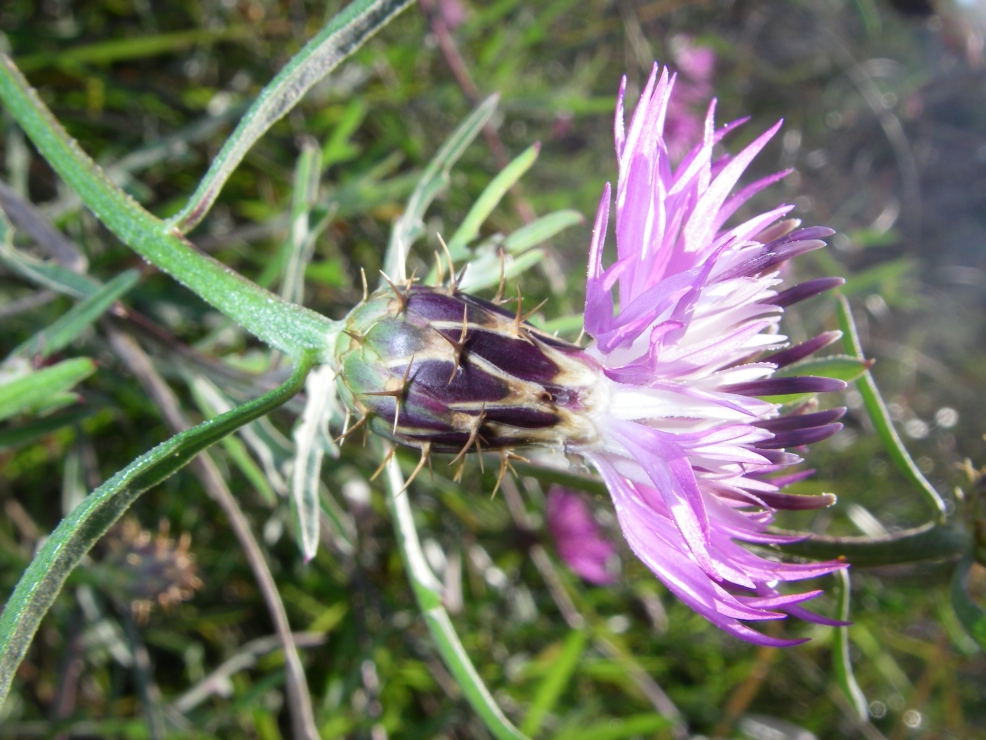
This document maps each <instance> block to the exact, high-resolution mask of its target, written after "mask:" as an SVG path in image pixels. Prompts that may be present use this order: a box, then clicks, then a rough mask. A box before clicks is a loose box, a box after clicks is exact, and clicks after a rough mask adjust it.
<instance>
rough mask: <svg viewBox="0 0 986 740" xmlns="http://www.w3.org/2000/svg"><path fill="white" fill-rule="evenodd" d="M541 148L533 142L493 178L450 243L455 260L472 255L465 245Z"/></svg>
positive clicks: (531, 162)
mask: <svg viewBox="0 0 986 740" xmlns="http://www.w3.org/2000/svg"><path fill="white" fill-rule="evenodd" d="M540 151H541V145H540V144H532V145H531V146H529V147H528V148H527V149H525V150H524V151H523V152H521V154H520V155H518V156H517V157H516V158H515V159H514V160H513V161H512V162H511V163H510V164H508V165H507V166H506V167H504V168H503V169H502V170H500V172H498V173H497V175H496V177H494V178H493V179H492V180H490V184H489V185H487V186H486V189H485V190H483V192H482V193H480V195H479V197H478V198H477V199H476V202H475V203H473V206H472V208H470V209H469V213H467V214H466V217H465V218H464V219H463V220H462V223H461V224H460V225H459V228H458V229H456V232H455V233H454V234H453V235H452V238H451V239H450V240H449V242H448V251H449V254H451V255H452V259H453V260H462V259H465V258H466V257H468V256H469V254H468V252H467V251H466V246H467V245H468V244H469V243H470V242H472V241H473V240H474V239H475V238H476V237H477V236H479V227H480V226H482V225H483V222H484V221H486V219H487V218H489V215H490V214H491V213H492V212H493V209H494V208H496V207H497V205H499V203H500V201H501V200H503V196H504V195H506V194H507V191H508V190H510V188H512V187H513V186H514V185H516V184H517V181H518V180H520V178H521V177H523V175H524V173H525V172H527V170H529V169H530V168H531V165H533V164H534V160H536V159H537V158H538V152H540Z"/></svg>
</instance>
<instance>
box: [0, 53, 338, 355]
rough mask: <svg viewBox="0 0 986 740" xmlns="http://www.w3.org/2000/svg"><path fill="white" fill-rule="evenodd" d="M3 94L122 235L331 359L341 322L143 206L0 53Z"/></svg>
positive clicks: (241, 313) (237, 312) (191, 282)
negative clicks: (215, 254) (225, 260)
mask: <svg viewBox="0 0 986 740" xmlns="http://www.w3.org/2000/svg"><path fill="white" fill-rule="evenodd" d="M0 99H2V100H3V103H4V104H5V106H6V107H7V110H8V111H9V112H10V114H11V115H12V116H13V117H14V118H15V119H16V120H17V122H18V123H19V124H20V126H21V128H23V129H24V131H25V132H26V133H27V135H28V136H29V137H30V138H31V140H32V141H33V142H34V144H35V146H36V147H37V148H38V150H39V151H40V152H41V153H42V154H43V155H44V157H45V159H47V160H48V162H49V163H50V164H51V165H52V167H54V169H55V171H56V172H57V173H58V174H59V175H60V176H61V177H62V179H63V180H65V182H66V183H67V184H68V185H69V186H70V187H71V188H72V189H73V190H75V191H76V192H77V193H78V194H79V195H80V196H81V197H82V199H83V201H84V202H85V204H86V205H87V206H88V207H89V208H90V209H91V210H92V212H93V213H95V214H96V216H97V217H99V219H100V220H101V221H102V222H103V223H105V224H106V226H107V227H108V228H109V229H110V231H112V232H113V233H114V234H116V236H117V237H119V238H120V240H121V241H123V242H124V243H125V244H127V245H128V246H130V247H131V248H132V249H134V250H135V251H136V252H138V253H139V254H140V255H142V256H143V257H145V258H146V259H147V260H148V261H149V262H151V263H152V264H154V265H156V266H157V267H159V268H161V269H162V270H164V271H165V272H167V273H168V274H170V275H172V276H173V277H175V278H176V279H177V280H179V281H181V282H182V283H184V284H185V285H186V286H187V287H189V288H190V289H191V290H193V291H194V292H195V293H197V294H198V295H200V296H201V297H202V298H204V299H205V300H206V301H208V302H209V303H211V304H212V305H213V306H215V307H216V308H218V309H219V310H220V311H222V312H223V313H225V314H226V315H227V316H228V317H229V318H231V319H232V320H233V321H236V322H237V323H238V324H240V326H242V327H243V328H245V329H246V330H247V331H250V332H252V333H253V334H255V335H256V336H257V337H259V338H260V339H262V340H263V341H265V342H267V343H268V344H270V345H271V346H272V347H274V348H275V349H279V350H281V351H283V352H286V353H287V354H290V355H292V356H298V355H300V354H303V353H305V352H308V351H311V350H314V351H316V352H317V353H319V357H320V359H323V360H328V359H329V352H328V347H329V346H330V337H331V335H333V334H334V333H335V332H336V331H337V325H336V322H333V321H331V320H329V319H327V318H325V317H324V316H321V315H319V314H317V313H315V312H314V311H308V310H307V309H304V308H301V307H300V306H295V305H292V304H290V303H287V302H285V301H283V300H281V299H280V298H279V297H278V296H275V295H273V294H272V293H270V292H268V291H266V290H264V289H263V288H261V287H259V286H257V285H256V284H254V283H252V282H250V281H249V280H247V279H246V278H244V277H243V276H242V275H239V274H238V273H236V272H234V271H233V270H231V269H229V268H228V267H226V266H225V265H223V264H222V263H221V262H218V261H216V260H214V259H213V258H211V257H209V256H207V255H204V254H201V253H200V252H198V251H196V250H195V249H194V248H193V247H192V246H191V245H190V244H189V243H188V242H187V241H185V239H184V237H182V236H181V234H179V233H178V232H176V231H175V230H174V229H173V228H172V227H170V226H168V225H166V224H164V223H163V222H162V221H160V220H158V219H157V218H155V217H154V216H153V215H151V214H150V213H148V212H147V211H146V210H144V209H143V208H142V207H141V206H140V205H139V204H138V203H136V202H135V201H134V200H133V199H132V198H130V197H129V196H128V195H126V194H125V193H124V192H123V191H121V190H120V189H119V188H118V187H116V185H114V184H113V183H112V182H111V181H110V180H109V178H107V177H106V175H105V174H104V173H103V171H102V170H100V169H99V168H98V167H97V166H96V165H95V163H94V162H93V161H92V160H91V159H90V158H89V157H88V156H87V155H86V154H85V153H84V152H83V151H82V149H81V148H80V147H79V146H78V144H77V143H76V142H75V141H73V140H72V138H71V137H69V135H68V134H67V133H66V132H65V129H63V128H62V126H61V124H59V123H58V121H57V120H55V117H54V116H53V115H52V114H51V111H49V110H48V108H47V107H46V106H45V104H44V103H43V102H42V101H41V98H40V97H38V95H37V93H36V92H35V91H34V90H33V89H32V88H31V87H30V85H28V83H27V80H25V79H24V76H23V75H22V74H21V73H20V71H19V70H18V69H17V67H15V66H14V63H13V62H11V61H10V58H9V57H7V56H6V55H0Z"/></svg>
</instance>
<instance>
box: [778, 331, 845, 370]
mask: <svg viewBox="0 0 986 740" xmlns="http://www.w3.org/2000/svg"><path fill="white" fill-rule="evenodd" d="M841 338H842V332H841V331H826V332H822V333H821V334H819V335H818V336H817V337H814V338H813V339H809V340H808V341H807V342H802V343H801V344H797V345H795V346H794V347H790V348H789V349H785V350H781V351H780V352H776V353H774V354H772V355H767V357H765V358H764V362H769V363H771V364H772V365H776V366H777V367H779V368H780V367H787V366H788V365H793V364H794V363H795V362H798V361H800V360H803V359H805V358H806V357H809V356H810V355H813V354H815V353H816V352H817V351H818V350H820V349H822V348H823V347H828V346H829V345H830V344H832V342H835V341H838V340H839V339H841Z"/></svg>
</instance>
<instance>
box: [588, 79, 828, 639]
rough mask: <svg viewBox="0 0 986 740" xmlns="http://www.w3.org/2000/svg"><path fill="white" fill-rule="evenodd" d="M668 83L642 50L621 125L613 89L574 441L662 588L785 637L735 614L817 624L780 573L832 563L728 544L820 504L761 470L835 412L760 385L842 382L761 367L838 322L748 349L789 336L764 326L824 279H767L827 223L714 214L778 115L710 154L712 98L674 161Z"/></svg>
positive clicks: (805, 387)
mask: <svg viewBox="0 0 986 740" xmlns="http://www.w3.org/2000/svg"><path fill="white" fill-rule="evenodd" d="M674 82H675V81H674V78H673V77H669V75H668V72H667V70H666V69H665V70H664V71H663V72H662V71H661V70H660V69H659V68H658V66H657V65H655V66H654V70H653V73H652V74H651V76H650V79H649V80H648V83H647V86H646V88H645V89H644V91H643V94H642V95H641V97H640V101H639V103H638V104H637V107H636V110H635V111H634V114H633V117H632V119H631V121H630V125H629V127H628V128H627V127H625V125H624V115H623V95H624V89H625V85H626V81H625V80H624V83H623V86H622V87H621V89H620V94H619V98H618V101H617V109H616V124H615V140H616V155H617V159H618V163H619V180H618V182H617V187H616V214H615V215H616V219H615V220H616V251H617V259H616V262H615V263H614V264H612V265H610V266H609V267H608V268H604V267H603V263H602V255H603V246H604V241H605V238H606V231H607V227H608V222H609V214H610V200H611V191H610V186H609V185H607V186H606V189H605V191H604V193H603V198H602V202H601V204H600V206H599V212H598V214H597V217H596V223H595V230H594V233H593V238H592V245H591V249H590V256H589V271H588V284H587V289H586V310H585V328H586V331H587V333H588V334H589V335H590V336H591V337H592V342H591V344H590V345H589V346H588V347H587V348H586V350H585V353H586V355H587V356H589V357H591V358H592V359H594V360H595V361H596V362H597V363H598V364H599V366H600V368H601V371H602V374H603V376H604V377H605V378H606V379H607V381H609V382H608V383H604V384H602V385H601V387H600V388H599V389H598V390H597V393H596V395H597V396H598V398H594V399H593V400H592V402H591V403H590V404H589V405H590V407H591V409H592V411H591V412H590V416H591V417H592V418H593V421H594V423H595V427H596V428H597V430H598V439H596V440H594V441H592V442H591V443H590V444H587V445H584V446H583V447H582V449H580V450H579V451H580V452H581V453H582V455H583V456H584V457H585V458H586V459H587V460H588V461H589V462H591V463H592V465H593V466H594V467H595V468H596V469H597V470H598V471H599V473H600V474H601V475H602V477H603V479H604V480H605V482H606V485H607V487H608V488H609V491H610V493H611V495H612V497H613V502H614V505H615V508H616V513H617V517H618V519H619V522H620V525H621V527H622V529H623V533H624V535H625V537H626V539H627V542H628V544H629V545H630V548H631V549H632V550H633V552H634V553H635V554H636V555H637V557H639V558H640V559H641V560H642V561H643V562H644V563H645V564H646V565H647V566H648V567H649V568H650V569H651V570H652V571H653V572H654V573H655V574H656V575H657V577H658V578H660V579H661V580H662V581H663V582H664V583H665V584H666V585H667V586H668V588H669V589H670V590H671V591H672V592H674V593H675V594H676V595H677V596H678V597H679V598H680V599H681V600H682V601H684V602H685V603H686V604H688V605H689V606H690V607H691V608H693V609H694V610H695V611H697V612H698V613H700V614H702V615H703V616H704V617H706V618H707V619H709V620H710V621H711V622H713V623H714V624H716V625H717V626H719V627H720V628H722V629H724V630H726V631H727V632H730V633H731V634H734V635H736V636H737V637H741V638H743V639H745V640H749V641H751V642H756V643H759V644H764V645H780V644H791V641H786V640H777V639H774V638H771V637H768V636H765V635H763V634H762V633H760V632H757V631H755V630H753V629H751V628H750V627H748V626H747V625H745V624H744V623H743V622H744V621H759V620H765V619H778V618H783V617H784V616H785V613H787V614H796V615H799V616H801V617H803V618H806V619H811V620H813V621H822V622H827V621H828V620H823V619H821V618H820V617H817V616H815V615H812V614H811V613H810V612H807V611H806V610H804V609H802V608H801V607H800V606H799V604H800V603H801V602H803V601H805V600H807V599H810V598H812V597H814V596H816V595H817V594H818V592H817V591H814V592H808V593H801V594H794V595H781V594H780V593H779V592H778V590H777V586H778V584H779V582H781V581H797V580H801V579H806V578H812V577H815V576H820V575H823V574H826V573H830V572H832V571H834V570H836V569H839V568H841V567H844V566H843V564H841V563H835V562H829V563H813V564H792V563H782V562H776V561H774V560H768V559H765V558H763V557H761V556H759V555H757V554H755V553H753V552H751V551H749V550H747V549H745V548H744V547H742V546H740V545H739V544H737V541H741V542H747V543H752V544H756V545H770V544H775V543H780V542H784V541H787V539H786V538H782V537H778V536H777V535H773V534H770V533H768V532H767V531H766V527H767V525H768V524H769V523H770V522H771V520H772V517H773V515H774V512H775V510H776V509H783V508H789V509H795V508H814V507H817V506H827V505H829V504H831V503H832V501H833V499H832V497H829V496H826V497H823V496H818V497H801V496H793V495H791V494H786V493H783V492H782V491H781V490H780V488H779V485H778V483H782V482H783V481H779V480H777V481H775V480H772V479H771V478H770V477H768V476H769V475H770V474H771V473H775V472H777V471H780V470H782V469H783V468H786V467H788V466H790V465H793V464H795V463H798V462H800V461H801V459H800V458H799V457H798V456H797V455H795V454H793V453H791V452H787V451H786V450H788V449H790V448H798V447H801V446H803V445H805V444H807V443H809V442H814V441H818V440H821V439H824V438H826V437H828V436H831V435H832V434H834V433H835V432H836V431H838V430H839V428H840V427H841V425H840V424H838V423H837V419H838V418H839V417H840V416H841V414H842V411H843V410H842V409H836V410H833V411H823V412H819V413H795V414H791V415H787V416H782V417H779V416H778V407H777V405H775V404H773V403H769V402H767V401H764V400H761V399H759V398H757V397H758V396H766V395H776V394H787V393H801V392H805V391H829V390H838V389H841V388H843V387H844V386H845V384H844V383H842V382H841V381H836V380H831V379H827V378H806V377H805V378H799V377H785V378H774V377H772V376H773V374H774V372H775V370H776V369H777V368H778V366H781V365H784V364H789V363H790V362H794V361H797V360H798V359H801V358H802V357H804V356H807V355H808V354H810V353H811V352H813V351H815V350H816V349H820V348H821V347H822V346H824V345H825V344H828V343H829V342H831V341H834V339H835V338H837V337H838V335H837V334H826V335H822V336H821V337H819V338H816V339H815V340H810V341H809V342H807V343H805V345H804V346H802V347H796V348H791V349H786V350H784V351H782V352H777V353H775V354H773V355H771V354H766V355H765V356H764V354H763V353H771V352H774V351H775V350H779V349H780V348H781V347H783V346H784V344H785V342H786V337H785V336H783V335H781V334H779V333H778V332H777V326H778V323H779V321H780V317H781V314H782V313H783V306H786V305H790V303H791V302H793V301H796V300H800V299H801V298H803V297H808V296H810V295H814V294H815V293H817V292H820V291H821V290H825V289H828V288H831V287H834V285H836V284H838V281H831V280H830V281H827V282H825V283H824V284H821V285H817V287H818V288H819V289H818V290H816V289H815V288H816V285H815V284H813V283H806V284H804V285H803V286H797V287H795V288H793V289H791V290H789V291H785V292H778V289H777V286H778V284H779V283H780V282H781V280H780V277H779V273H778V271H779V268H780V267H781V266H782V265H783V263H784V262H786V261H787V260H788V259H790V258H792V257H795V256H797V255H798V254H801V253H803V252H806V251H809V250H812V249H817V248H819V247H822V246H824V242H822V241H821V239H822V238H824V237H826V236H829V235H830V234H831V233H832V232H831V231H830V230H829V229H824V228H807V229H800V230H797V226H798V225H799V224H798V222H797V221H793V220H781V219H782V218H783V217H784V216H785V215H787V213H788V212H790V210H791V209H792V206H787V205H782V206H779V207H778V208H775V209H774V210H772V211H768V212H767V213H764V214H760V215H758V216H754V217H753V218H750V219H749V220H747V221H745V222H743V223H741V224H739V225H738V226H733V227H730V228H727V227H725V223H726V221H727V219H729V217H730V216H732V215H733V214H734V213H735V212H736V211H737V209H738V208H739V207H740V206H741V205H742V204H743V203H744V202H745V201H747V200H748V199H749V198H750V197H751V196H752V195H754V194H755V193H757V192H759V191H760V190H762V189H763V188H765V187H767V186H768V185H770V184H772V183H774V182H776V181H778V180H779V179H781V178H782V177H783V176H784V175H785V174H787V173H784V172H781V173H777V174H775V175H772V176H769V177H766V178H763V179H761V180H759V181H757V182H754V183H752V184H751V185H747V186H746V187H743V188H741V189H739V190H738V191H736V192H733V191H734V188H735V186H736V184H737V182H738V180H739V178H740V176H741V175H742V174H743V171H744V170H745V169H746V168H747V166H748V165H749V164H750V162H751V160H752V159H753V158H754V157H755V156H756V155H757V153H759V152H760V150H761V149H763V147H764V146H765V145H766V144H767V142H768V141H769V140H770V138H771V137H772V136H773V135H774V134H775V133H776V131H777V130H778V128H779V127H780V123H778V124H777V125H775V126H773V127H772V128H771V129H769V130H768V131H767V132H766V133H764V134H762V135H761V136H760V137H758V138H757V139H755V140H754V141H753V142H752V143H751V144H749V145H748V146H747V147H746V148H745V149H743V150H742V151H741V152H740V153H739V154H737V155H735V156H729V155H726V156H723V157H720V158H718V159H715V158H714V157H713V149H714V147H715V145H716V144H717V143H718V142H719V141H720V140H721V139H722V138H723V136H724V135H725V134H726V133H727V132H729V131H730V130H732V129H733V128H735V126H736V125H737V124H730V125H727V126H725V127H724V128H721V129H719V130H718V131H716V129H715V127H714V122H713V113H714V110H715V101H714V100H713V101H712V104H711V105H710V107H709V111H708V114H707V116H706V118H705V122H704V133H703V136H702V140H701V141H700V142H699V143H698V144H697V145H695V146H694V147H693V148H692V149H691V151H689V152H688V153H687V154H686V155H685V157H684V159H683V160H682V161H681V163H680V164H679V165H678V166H677V167H672V165H671V163H670V161H669V155H668V149H667V145H666V142H665V138H664V135H663V132H664V125H665V119H666V116H667V112H668V106H669V103H670V101H671V94H672V89H673V87H674ZM614 288H615V290H616V294H617V297H618V304H615V303H614V298H613V290H614ZM791 299H793V300H791ZM617 305H618V308H617V307H616V306H617ZM758 356H759V357H760V358H762V359H751V358H756V357H758ZM603 398H604V399H605V400H602V399H603Z"/></svg>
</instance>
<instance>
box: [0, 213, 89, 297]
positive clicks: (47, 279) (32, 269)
mask: <svg viewBox="0 0 986 740" xmlns="http://www.w3.org/2000/svg"><path fill="white" fill-rule="evenodd" d="M0 263H2V264H3V265H4V266H5V267H7V268H8V269H9V270H10V271H11V272H13V273H15V274H17V275H20V276H21V277H22V278H24V279H25V280H29V281H30V282H32V283H34V284H35V285H40V286H41V287H43V288H50V289H51V290H55V291H58V292H59V293H62V294H64V295H70V296H72V297H73V298H88V297H89V296H91V295H92V294H93V293H95V292H96V291H98V290H99V283H98V282H97V281H95V280H93V279H92V278H90V277H88V276H86V275H80V274H78V273H76V272H72V270H70V269H68V268H67V267H63V266H62V265H60V264H58V263H57V262H46V261H43V260H39V259H36V258H34V257H31V256H29V255H26V254H24V253H23V252H21V251H20V250H19V249H16V248H15V247H14V228H13V226H11V225H10V222H9V221H8V220H7V216H6V214H5V213H4V212H3V210H2V209H0Z"/></svg>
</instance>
